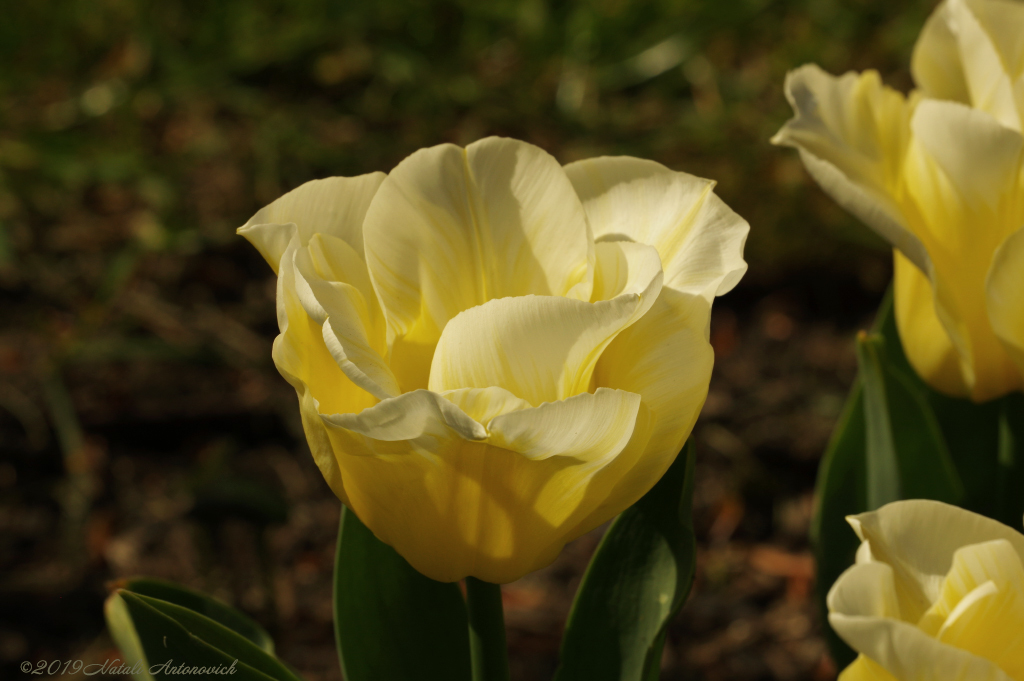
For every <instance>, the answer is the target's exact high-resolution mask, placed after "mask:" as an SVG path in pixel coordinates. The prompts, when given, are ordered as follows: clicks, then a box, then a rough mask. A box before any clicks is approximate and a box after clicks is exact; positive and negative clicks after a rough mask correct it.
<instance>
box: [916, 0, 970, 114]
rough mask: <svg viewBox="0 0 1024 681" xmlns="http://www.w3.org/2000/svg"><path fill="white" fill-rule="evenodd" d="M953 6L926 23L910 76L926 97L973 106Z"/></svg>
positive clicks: (944, 7)
mask: <svg viewBox="0 0 1024 681" xmlns="http://www.w3.org/2000/svg"><path fill="white" fill-rule="evenodd" d="M951 14H952V12H951V11H950V8H949V3H947V2H942V3H940V4H939V6H938V7H936V8H935V11H934V12H932V14H931V16H930V17H928V21H926V22H925V25H924V28H923V29H922V30H921V35H920V36H918V38H917V43H916V44H915V45H914V54H913V57H912V58H911V60H910V72H911V73H912V74H913V75H914V82H915V83H917V86H918V87H919V88H921V90H922V92H923V93H924V94H925V96H926V97H931V98H933V99H948V100H952V101H955V102H963V103H964V104H970V103H971V93H970V91H969V89H968V87H967V76H966V75H965V74H964V68H963V65H962V64H961V63H960V46H959V44H958V43H957V38H956V34H955V33H953V29H952V28H951V18H952V17H951Z"/></svg>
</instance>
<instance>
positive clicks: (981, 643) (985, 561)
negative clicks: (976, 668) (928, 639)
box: [918, 539, 1024, 679]
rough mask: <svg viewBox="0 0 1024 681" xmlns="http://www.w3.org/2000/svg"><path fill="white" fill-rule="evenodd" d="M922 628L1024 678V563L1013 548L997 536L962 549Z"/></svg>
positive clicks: (954, 558)
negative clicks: (1023, 652)
mask: <svg viewBox="0 0 1024 681" xmlns="http://www.w3.org/2000/svg"><path fill="white" fill-rule="evenodd" d="M918 626H919V627H921V629H922V630H923V631H924V632H925V633H927V634H929V635H931V636H934V637H936V638H937V639H938V640H940V641H942V642H944V643H948V644H950V645H952V646H955V647H957V648H960V649H962V650H967V651H969V652H972V653H974V654H975V655H978V656H980V657H984V658H985V659H987V660H992V661H993V662H995V663H996V664H997V665H999V667H1000V668H1001V669H1002V670H1003V671H1005V672H1006V673H1007V674H1009V675H1010V676H1011V677H1013V678H1015V679H1018V678H1024V655H1021V651H1024V565H1022V564H1021V559H1020V556H1018V555H1017V552H1016V551H1015V550H1014V548H1013V546H1011V545H1010V543H1009V542H1008V541H1006V540H1005V539H996V540H993V541H987V542H981V543H979V544H972V545H971V546H965V547H963V548H961V549H959V550H958V551H957V552H956V554H955V555H954V557H953V567H952V569H951V570H950V571H949V574H948V575H946V579H945V581H944V582H943V584H942V590H941V593H940V596H939V599H938V600H937V601H936V602H935V603H934V604H933V605H932V607H931V608H930V609H929V610H928V612H927V613H925V615H924V617H922V618H921V621H920V622H919V623H918Z"/></svg>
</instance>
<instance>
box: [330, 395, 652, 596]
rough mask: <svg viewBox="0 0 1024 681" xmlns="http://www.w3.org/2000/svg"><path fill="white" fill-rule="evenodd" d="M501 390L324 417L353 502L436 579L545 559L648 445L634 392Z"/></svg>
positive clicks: (509, 576) (493, 572)
mask: <svg viewBox="0 0 1024 681" xmlns="http://www.w3.org/2000/svg"><path fill="white" fill-rule="evenodd" d="M499 391H500V389H495V388H487V389H483V390H476V389H473V390H460V391H455V392H453V393H449V394H447V395H446V396H440V395H436V394H434V393H430V392H428V391H417V392H415V393H409V394H407V395H402V396H400V397H398V398H394V399H392V400H385V401H383V402H381V403H380V404H379V405H377V406H376V407H373V408H371V409H367V410H365V411H364V412H363V413H362V414H360V415H358V416H345V417H336V416H327V417H323V422H324V424H325V425H326V426H327V430H328V433H329V436H330V439H331V441H332V443H333V446H334V450H335V452H337V462H338V466H339V468H340V471H341V475H342V477H343V479H344V480H345V491H346V493H347V495H348V499H349V505H350V507H351V508H352V509H353V510H354V511H355V512H356V514H357V515H358V516H359V518H360V519H361V520H362V521H363V522H364V523H365V524H366V525H367V526H368V527H369V528H370V529H371V530H372V531H373V532H374V533H375V534H376V535H377V536H378V537H379V538H380V539H381V540H382V541H384V542H386V543H388V544H390V545H391V546H393V547H394V548H395V550H397V551H398V552H399V553H400V554H401V555H402V556H404V557H405V558H406V560H408V561H409V562H410V563H411V564H412V565H413V567H415V568H416V569H417V570H419V571H420V572H422V573H423V574H425V575H427V576H428V577H431V578H432V579H436V580H439V581H455V580H458V579H462V578H463V577H466V576H467V575H472V576H475V577H478V578H480V579H483V580H486V581H489V582H495V583H502V582H508V581H513V580H515V579H518V578H519V577H521V576H523V575H524V574H526V573H527V572H530V571H531V570H535V569H537V568H539V567H542V566H543V565H546V564H547V563H549V562H550V561H551V560H553V559H554V557H555V556H556V555H557V554H558V552H559V551H560V550H561V549H562V547H563V546H564V545H565V543H566V542H567V541H569V540H571V539H573V538H575V536H576V535H574V534H571V531H572V530H573V529H575V528H576V526H577V525H578V521H579V518H580V517H582V516H583V515H586V514H587V513H589V512H591V511H592V510H593V509H594V508H595V507H596V506H597V505H599V504H600V503H601V501H603V500H604V498H605V496H606V495H607V493H608V491H609V490H610V489H611V486H612V484H613V483H614V481H615V480H616V479H617V477H618V468H619V467H623V466H624V467H629V466H631V465H632V464H633V462H634V461H635V459H636V457H637V456H639V454H640V452H642V451H643V448H644V446H645V445H646V442H647V437H648V435H649V432H648V430H647V426H648V424H649V419H648V417H647V413H646V409H645V408H644V407H643V405H642V404H641V402H640V399H639V397H638V396H636V395H631V394H629V393H626V392H624V391H615V390H602V391H599V392H598V393H595V394H590V393H585V394H581V395H577V396H575V397H573V398H571V399H569V400H566V401H564V402H560V403H553V404H545V405H542V406H540V407H536V408H532V407H531V408H523V406H522V403H521V402H519V401H518V400H517V399H516V398H515V397H514V396H511V395H509V394H507V393H503V392H499ZM481 393H487V394H481ZM451 400H454V402H453V401H451ZM400 402H401V404H399V403H400ZM460 404H461V405H463V406H465V407H467V408H468V409H469V410H470V411H473V412H475V413H476V415H477V416H481V417H489V418H485V420H488V424H489V425H488V427H487V428H486V429H484V427H483V426H482V425H481V424H480V423H478V422H477V421H475V420H474V419H472V418H470V416H469V415H468V414H467V413H465V412H464V411H463V410H462V409H461V408H460V406H459V405H460ZM502 409H511V411H506V412H505V413H503V414H499V415H497V416H491V414H493V413H494V412H496V411H501V410H502ZM574 434H575V435H574ZM380 438H385V439H380ZM509 447H511V448H514V449H509Z"/></svg>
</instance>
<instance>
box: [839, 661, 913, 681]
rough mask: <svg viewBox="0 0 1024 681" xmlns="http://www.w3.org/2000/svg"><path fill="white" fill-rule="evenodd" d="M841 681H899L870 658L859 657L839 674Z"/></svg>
mask: <svg viewBox="0 0 1024 681" xmlns="http://www.w3.org/2000/svg"><path fill="white" fill-rule="evenodd" d="M839 681H899V679H897V678H896V677H895V676H893V675H892V674H890V673H889V672H887V671H885V667H881V666H879V665H878V663H877V662H875V661H874V660H872V659H871V658H870V657H865V656H864V655H858V656H857V659H856V660H854V661H853V663H851V664H850V666H849V667H847V668H846V669H844V670H843V671H842V672H841V673H840V674H839Z"/></svg>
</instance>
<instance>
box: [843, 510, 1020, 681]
mask: <svg viewBox="0 0 1024 681" xmlns="http://www.w3.org/2000/svg"><path fill="white" fill-rule="evenodd" d="M849 521H850V524H851V525H852V526H853V529H854V530H855V531H856V532H857V535H858V536H859V537H860V538H861V539H863V540H866V541H868V542H870V544H871V554H872V556H873V557H874V559H875V560H878V561H882V562H884V563H887V564H888V565H889V566H891V567H892V569H893V573H894V575H895V580H896V581H895V585H896V593H897V595H898V597H899V603H900V611H901V613H902V617H903V619H904V620H905V621H909V622H917V621H918V620H919V619H920V618H921V616H922V615H924V613H925V612H926V611H927V610H928V609H929V608H930V607H931V605H932V603H934V602H935V601H936V600H938V599H939V596H940V593H941V589H942V583H943V581H944V580H945V577H946V574H947V573H948V572H949V570H950V567H951V566H952V563H953V555H954V554H955V553H956V550H957V549H959V548H961V547H964V546H969V545H971V544H977V543H979V542H985V541H990V540H994V539H1005V540H1006V541H1008V542H1009V543H1010V545H1011V546H1012V547H1013V549H1014V550H1015V551H1016V552H1017V554H1018V556H1024V535H1022V534H1021V533H1019V532H1017V531H1015V530H1013V529H1011V528H1009V527H1007V526H1006V525H1003V524H1002V523H999V522H997V521H995V520H992V519H990V518H986V517H985V516H982V515H978V514H977V513H971V512H970V511H965V510H963V509H962V508H957V507H956V506H950V505H949V504H944V503H941V502H938V501H926V500H921V499H915V500H909V501H898V502H894V503H891V504H887V505H886V506H883V507H882V508H880V509H878V510H877V511H873V512H871V513H862V514H860V515H857V516H851V517H850V518H849ZM864 652H867V651H864ZM871 657H872V658H873V659H875V660H876V661H878V662H881V660H880V659H879V658H877V657H875V656H874V655H871ZM890 671H891V670H890ZM897 676H898V674H897Z"/></svg>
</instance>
